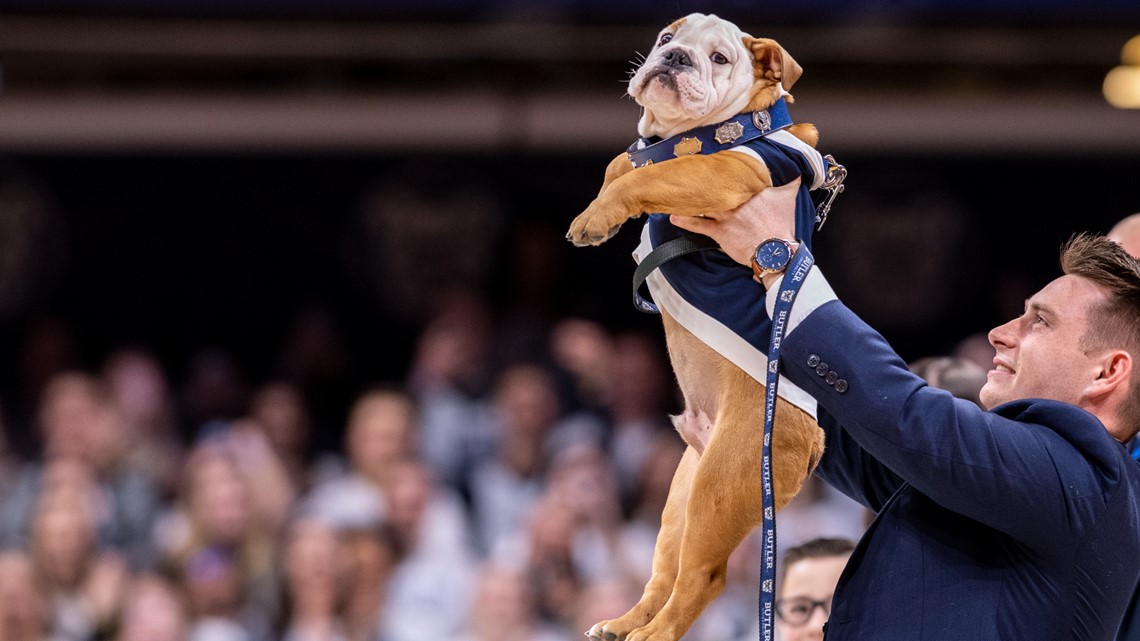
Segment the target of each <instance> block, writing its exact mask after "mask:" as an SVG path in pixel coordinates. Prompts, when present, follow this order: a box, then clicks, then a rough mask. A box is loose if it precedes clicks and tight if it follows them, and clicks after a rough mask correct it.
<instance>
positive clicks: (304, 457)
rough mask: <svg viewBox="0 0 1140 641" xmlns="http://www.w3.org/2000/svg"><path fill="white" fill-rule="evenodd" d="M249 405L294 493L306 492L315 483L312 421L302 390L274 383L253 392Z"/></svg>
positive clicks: (282, 383)
mask: <svg viewBox="0 0 1140 641" xmlns="http://www.w3.org/2000/svg"><path fill="white" fill-rule="evenodd" d="M249 405H250V407H249V417H250V418H251V419H253V420H254V422H255V423H256V425H257V426H258V427H259V428H260V429H261V431H262V432H263V433H264V434H265V438H266V439H268V441H269V445H270V446H271V447H272V448H273V452H274V454H276V455H277V459H278V460H280V461H281V464H282V465H283V466H284V468H285V471H286V474H287V476H288V478H289V481H290V483H291V485H292V486H293V490H294V491H295V492H297V493H304V492H307V491H308V490H309V487H310V484H311V481H312V479H311V478H310V465H311V464H312V461H313V456H312V452H311V451H310V446H311V440H312V421H311V419H310V417H309V410H308V408H307V407H306V405H305V398H304V396H303V395H302V394H301V390H300V389H298V388H297V386H295V385H293V384H291V383H287V382H285V381H271V382H269V383H265V384H263V385H261V386H260V387H258V388H257V389H255V390H254V392H253V400H251V401H250V404H249Z"/></svg>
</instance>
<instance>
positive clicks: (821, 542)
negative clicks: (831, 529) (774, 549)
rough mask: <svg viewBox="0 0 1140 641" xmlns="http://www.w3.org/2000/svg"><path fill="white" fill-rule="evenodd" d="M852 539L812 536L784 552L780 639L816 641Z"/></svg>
mask: <svg viewBox="0 0 1140 641" xmlns="http://www.w3.org/2000/svg"><path fill="white" fill-rule="evenodd" d="M854 549H855V542H854V541H849V540H847V539H812V540H810V541H808V542H806V543H804V544H802V545H797V546H796V547H794V548H790V549H788V551H787V552H785V553H784V558H783V561H782V564H781V566H780V568H781V576H780V586H779V592H778V594H777V596H778V598H777V599H776V617H777V624H776V631H777V632H778V633H779V638H780V640H781V641H819V640H820V639H823V624H825V623H827V616H828V614H829V613H830V612H831V596H832V594H833V593H834V592H835V584H836V583H838V582H839V575H840V573H842V572H843V566H845V565H847V558H848V557H849V556H851V551H852V550H854Z"/></svg>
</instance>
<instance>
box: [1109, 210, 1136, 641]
mask: <svg viewBox="0 0 1140 641" xmlns="http://www.w3.org/2000/svg"><path fill="white" fill-rule="evenodd" d="M1108 239H1109V240H1112V241H1116V242H1117V243H1120V246H1121V247H1123V248H1124V251H1126V252H1128V253H1129V254H1132V255H1133V256H1135V257H1137V258H1140V213H1137V214H1132V215H1131V216H1127V217H1125V218H1123V219H1121V220H1120V221H1119V222H1117V223H1116V224H1115V225H1113V227H1112V229H1110V230H1109V232H1108ZM1127 445H1128V451H1129V452H1130V453H1131V454H1132V458H1134V459H1136V460H1137V461H1140V436H1138V437H1135V438H1133V439H1132V440H1131V441H1130V442H1129V443H1128V444H1127ZM1117 639H1118V641H1140V586H1137V589H1136V591H1135V593H1134V594H1133V597H1132V604H1131V605H1130V606H1128V612H1126V613H1125V614H1124V621H1123V622H1122V623H1121V625H1120V632H1119V633H1118V635H1117Z"/></svg>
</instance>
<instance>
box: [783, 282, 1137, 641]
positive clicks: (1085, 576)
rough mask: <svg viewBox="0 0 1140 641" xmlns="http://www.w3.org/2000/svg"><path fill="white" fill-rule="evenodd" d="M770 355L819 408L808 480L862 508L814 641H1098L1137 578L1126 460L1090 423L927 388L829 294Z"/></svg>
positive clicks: (1076, 413) (1038, 405) (1022, 404)
mask: <svg viewBox="0 0 1140 641" xmlns="http://www.w3.org/2000/svg"><path fill="white" fill-rule="evenodd" d="M797 304H798V303H797ZM782 349H783V354H782V358H781V361H782V365H783V373H784V375H785V376H786V377H787V378H788V379H789V380H791V381H792V382H794V383H796V384H797V385H799V386H800V387H802V388H803V389H804V390H807V391H808V393H810V394H811V395H812V396H813V397H815V398H816V400H817V401H818V402H819V411H818V415H819V423H820V425H821V426H823V428H824V430H825V432H826V434H827V449H826V451H825V453H824V455H823V459H822V461H821V462H820V465H819V468H818V470H817V472H818V474H819V475H820V476H821V477H822V478H823V479H824V480H826V481H828V482H829V483H831V484H832V485H834V486H835V487H837V488H838V489H840V490H841V491H843V492H844V493H845V494H847V495H848V496H850V497H852V498H854V499H855V500H857V501H859V502H861V503H863V504H864V505H866V506H868V507H870V508H871V509H873V510H874V511H875V512H876V513H877V516H876V518H875V520H874V521H873V522H872V524H871V525H870V526H869V527H868V529H867V531H866V533H865V534H864V536H863V538H862V539H861V540H860V542H859V544H858V546H857V548H856V549H855V551H854V553H853V554H852V555H851V560H850V561H849V562H848V564H847V567H846V569H845V570H844V572H843V575H842V576H841V577H840V580H839V584H838V586H837V587H836V590H835V597H834V601H833V605H832V611H831V616H830V620H829V621H828V625H827V636H826V638H827V639H828V640H829V641H842V640H846V639H858V640H860V641H863V640H867V639H873V640H875V641H880V640H892V639H899V640H900V641H903V640H905V641H920V640H921V641H935V640H945V641H980V640H989V639H994V640H997V639H1001V640H1015V639H1017V640H1020V639H1024V640H1026V641H1049V640H1054V639H1056V640H1061V639H1065V640H1072V639H1081V640H1085V639H1088V640H1101V641H1110V640H1111V639H1113V637H1114V635H1115V633H1116V631H1117V628H1118V626H1119V625H1120V621H1121V617H1122V615H1123V614H1124V611H1125V608H1126V606H1127V604H1128V601H1129V598H1130V597H1131V595H1132V591H1133V587H1134V586H1136V584H1137V578H1138V575H1140V466H1138V465H1137V464H1136V462H1135V461H1133V460H1132V459H1131V457H1130V456H1129V455H1128V452H1127V451H1126V450H1125V448H1124V446H1123V445H1122V444H1121V443H1119V442H1118V441H1116V440H1115V439H1114V438H1112V436H1110V435H1109V434H1108V432H1107V431H1106V430H1105V428H1104V426H1103V425H1102V424H1101V423H1100V421H1099V420H1097V419H1096V418H1095V417H1094V416H1093V415H1091V414H1089V413H1087V412H1085V411H1083V410H1081V409H1079V408H1076V407H1074V406H1071V405H1067V404H1064V403H1059V402H1056V401H1047V400H1040V399H1027V400H1022V401H1016V402H1012V403H1007V404H1005V405H1002V406H1001V407H998V408H995V409H994V410H993V411H991V412H985V411H982V410H980V409H979V408H978V407H977V406H976V405H974V404H972V403H969V402H967V401H963V400H960V399H956V398H954V397H953V396H951V395H950V394H949V393H947V392H945V391H942V390H939V389H935V388H933V387H929V386H927V385H926V383H925V382H924V381H923V380H922V379H921V378H919V377H917V376H915V375H914V374H912V373H911V372H910V371H909V370H908V369H907V366H906V363H904V362H903V361H902V359H901V358H900V357H899V356H898V355H897V354H895V352H894V351H893V350H892V349H891V348H890V346H889V345H888V344H887V343H886V341H885V340H884V339H883V338H882V337H881V336H880V335H879V334H878V333H876V332H875V331H874V330H872V329H871V328H870V327H868V326H867V325H866V324H865V323H863V322H862V321H861V320H860V319H859V318H857V317H856V316H855V315H854V314H853V313H852V312H851V311H850V310H848V309H847V308H846V307H845V306H844V305H843V304H842V303H840V302H839V301H836V300H832V301H830V302H826V303H824V304H822V305H821V306H819V307H818V308H817V309H815V310H814V311H811V312H810V313H809V314H808V315H807V316H806V317H804V318H803V319H802V320H801V321H800V322H799V324H798V325H797V326H796V327H795V328H794V329H793V330H792V331H791V332H790V333H789V334H788V335H787V337H786V338H785V340H784V342H783V346H782ZM829 372H834V373H835V375H834V376H830V377H828V376H827V374H828V373H829ZM838 381H843V383H842V384H841V383H839V382H838ZM777 456H778V453H777Z"/></svg>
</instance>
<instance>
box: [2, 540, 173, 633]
mask: <svg viewBox="0 0 1140 641" xmlns="http://www.w3.org/2000/svg"><path fill="white" fill-rule="evenodd" d="M50 621H51V616H50V615H49V606H48V597H47V595H46V594H44V590H43V588H41V587H40V583H39V582H38V581H37V580H36V572H35V568H34V566H33V565H32V560H31V559H30V558H29V557H28V555H27V554H25V553H23V552H21V551H19V550H5V551H3V552H0V639H3V640H4V641H48V640H49V639H51V641H56V639H57V638H53V637H51V636H50V635H51V631H50V629H49V625H50ZM154 641H162V640H157V639H156V640H154Z"/></svg>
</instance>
